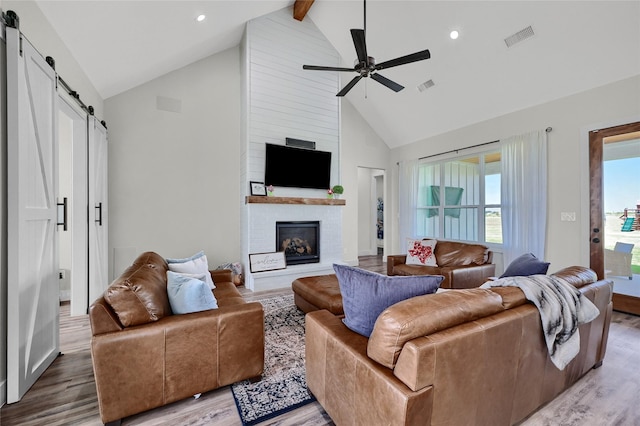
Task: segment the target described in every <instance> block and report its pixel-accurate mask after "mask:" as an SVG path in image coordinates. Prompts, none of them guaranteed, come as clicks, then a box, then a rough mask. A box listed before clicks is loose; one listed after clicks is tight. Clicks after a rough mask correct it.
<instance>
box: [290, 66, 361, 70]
mask: <svg viewBox="0 0 640 426" xmlns="http://www.w3.org/2000/svg"><path fill="white" fill-rule="evenodd" d="M302 69H303V70H315V71H355V69H354V68H341V67H323V66H321V65H303V66H302Z"/></svg>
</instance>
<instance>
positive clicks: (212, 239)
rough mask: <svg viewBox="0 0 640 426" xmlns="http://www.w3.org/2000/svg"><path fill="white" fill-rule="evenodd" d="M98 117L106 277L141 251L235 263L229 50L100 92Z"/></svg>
mask: <svg viewBox="0 0 640 426" xmlns="http://www.w3.org/2000/svg"><path fill="white" fill-rule="evenodd" d="M158 102H159V103H158ZM167 110H169V111H167ZM177 110H179V111H180V112H173V111H177ZM105 117H106V120H107V125H108V126H109V201H110V208H109V219H110V224H109V230H110V233H109V247H110V253H111V262H110V264H111V265H112V266H113V267H112V268H111V269H112V271H111V272H112V274H119V273H120V272H121V271H122V268H123V267H125V266H127V264H129V263H130V261H131V260H133V259H132V257H135V256H137V255H138V254H139V253H141V252H143V251H146V250H152V251H156V252H158V253H159V254H160V255H161V256H164V257H185V256H190V255H192V254H194V253H195V252H197V251H198V250H204V251H205V253H206V254H207V257H208V259H209V264H210V266H211V267H215V266H218V265H219V264H221V263H224V262H230V261H238V260H239V256H240V241H239V236H240V203H241V192H242V191H241V188H240V185H239V167H240V139H241V138H240V127H241V126H240V57H239V49H238V48H237V47H236V48H232V49H229V50H226V51H224V52H221V53H219V54H216V55H213V56H210V57H207V58H205V59H202V60H200V61H198V62H195V63H193V64H190V65H187V66H185V67H184V68H181V69H179V70H176V71H173V72H171V73H169V74H166V75H164V76H162V77H159V78H157V79H155V80H153V81H150V82H148V83H146V84H143V85H141V86H138V87H136V88H133V89H131V90H129V91H126V92H124V93H122V94H119V95H117V96H114V97H112V98H109V99H107V100H106V101H105ZM114 254H115V258H116V259H117V261H116V262H115V263H116V264H115V265H114V260H113V258H114ZM114 269H115V271H114Z"/></svg>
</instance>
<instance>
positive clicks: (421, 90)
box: [418, 80, 436, 92]
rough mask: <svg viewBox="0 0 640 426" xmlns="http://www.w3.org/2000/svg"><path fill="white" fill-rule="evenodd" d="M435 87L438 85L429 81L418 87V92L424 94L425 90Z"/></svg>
mask: <svg viewBox="0 0 640 426" xmlns="http://www.w3.org/2000/svg"><path fill="white" fill-rule="evenodd" d="M435 85H436V84H435V83H434V82H433V80H427V81H425V82H424V83H422V84H420V85H419V86H418V90H419V91H420V92H424V91H425V90H427V89H428V88H429V87H433V86H435Z"/></svg>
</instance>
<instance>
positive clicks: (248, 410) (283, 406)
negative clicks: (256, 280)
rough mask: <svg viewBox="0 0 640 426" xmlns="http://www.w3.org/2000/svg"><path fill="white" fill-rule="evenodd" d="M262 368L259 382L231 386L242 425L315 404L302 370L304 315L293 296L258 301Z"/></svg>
mask: <svg viewBox="0 0 640 426" xmlns="http://www.w3.org/2000/svg"><path fill="white" fill-rule="evenodd" d="M260 303H262V305H263V306H264V321H265V332H264V347H265V354H264V355H265V360H264V361H265V362H264V363H265V365H264V374H263V376H262V380H261V381H259V382H257V383H251V382H249V381H248V380H245V381H242V382H238V383H234V384H233V385H231V391H232V392H233V397H234V399H235V401H236V406H237V407H238V412H239V413H240V418H241V419H242V423H243V424H244V425H254V424H256V423H259V422H262V421H265V420H267V419H270V418H273V417H276V416H278V415H280V414H282V413H286V412H287V411H291V410H293V409H296V408H298V407H300V406H302V405H305V404H308V403H310V402H312V401H315V398H314V397H313V395H311V393H310V392H309V389H307V383H306V380H305V368H304V314H303V313H302V312H301V311H299V310H298V308H296V306H295V305H294V303H293V295H288V296H280V297H274V298H271V299H265V300H261V301H260Z"/></svg>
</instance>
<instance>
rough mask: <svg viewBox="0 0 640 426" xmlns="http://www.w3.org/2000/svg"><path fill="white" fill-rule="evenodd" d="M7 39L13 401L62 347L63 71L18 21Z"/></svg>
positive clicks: (10, 373)
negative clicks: (59, 89)
mask: <svg viewBox="0 0 640 426" xmlns="http://www.w3.org/2000/svg"><path fill="white" fill-rule="evenodd" d="M6 44H7V201H8V202H7V282H8V286H7V287H8V289H7V306H8V309H7V402H8V403H12V402H17V401H19V400H20V399H21V398H22V396H23V395H24V394H25V392H26V391H27V390H28V389H29V388H30V387H31V385H33V383H34V382H35V381H36V380H37V379H38V377H40V375H41V374H42V373H43V372H44V370H45V369H46V368H47V367H48V366H49V365H50V364H51V362H53V360H54V359H55V358H56V356H57V355H58V353H59V334H58V333H59V317H58V311H59V308H60V302H59V282H58V242H57V229H56V222H57V217H56V213H57V205H56V203H57V200H56V194H57V183H58V182H57V176H58V170H57V169H58V164H57V159H58V147H57V133H58V132H57V112H58V106H57V99H58V97H57V94H56V75H55V71H54V70H53V69H51V67H50V66H49V65H48V64H47V63H46V61H45V60H44V58H42V56H40V55H39V54H38V52H37V51H36V50H35V48H33V46H31V44H29V42H28V40H27V39H25V38H22V36H21V34H20V32H19V31H18V30H16V29H14V28H7V29H6Z"/></svg>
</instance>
